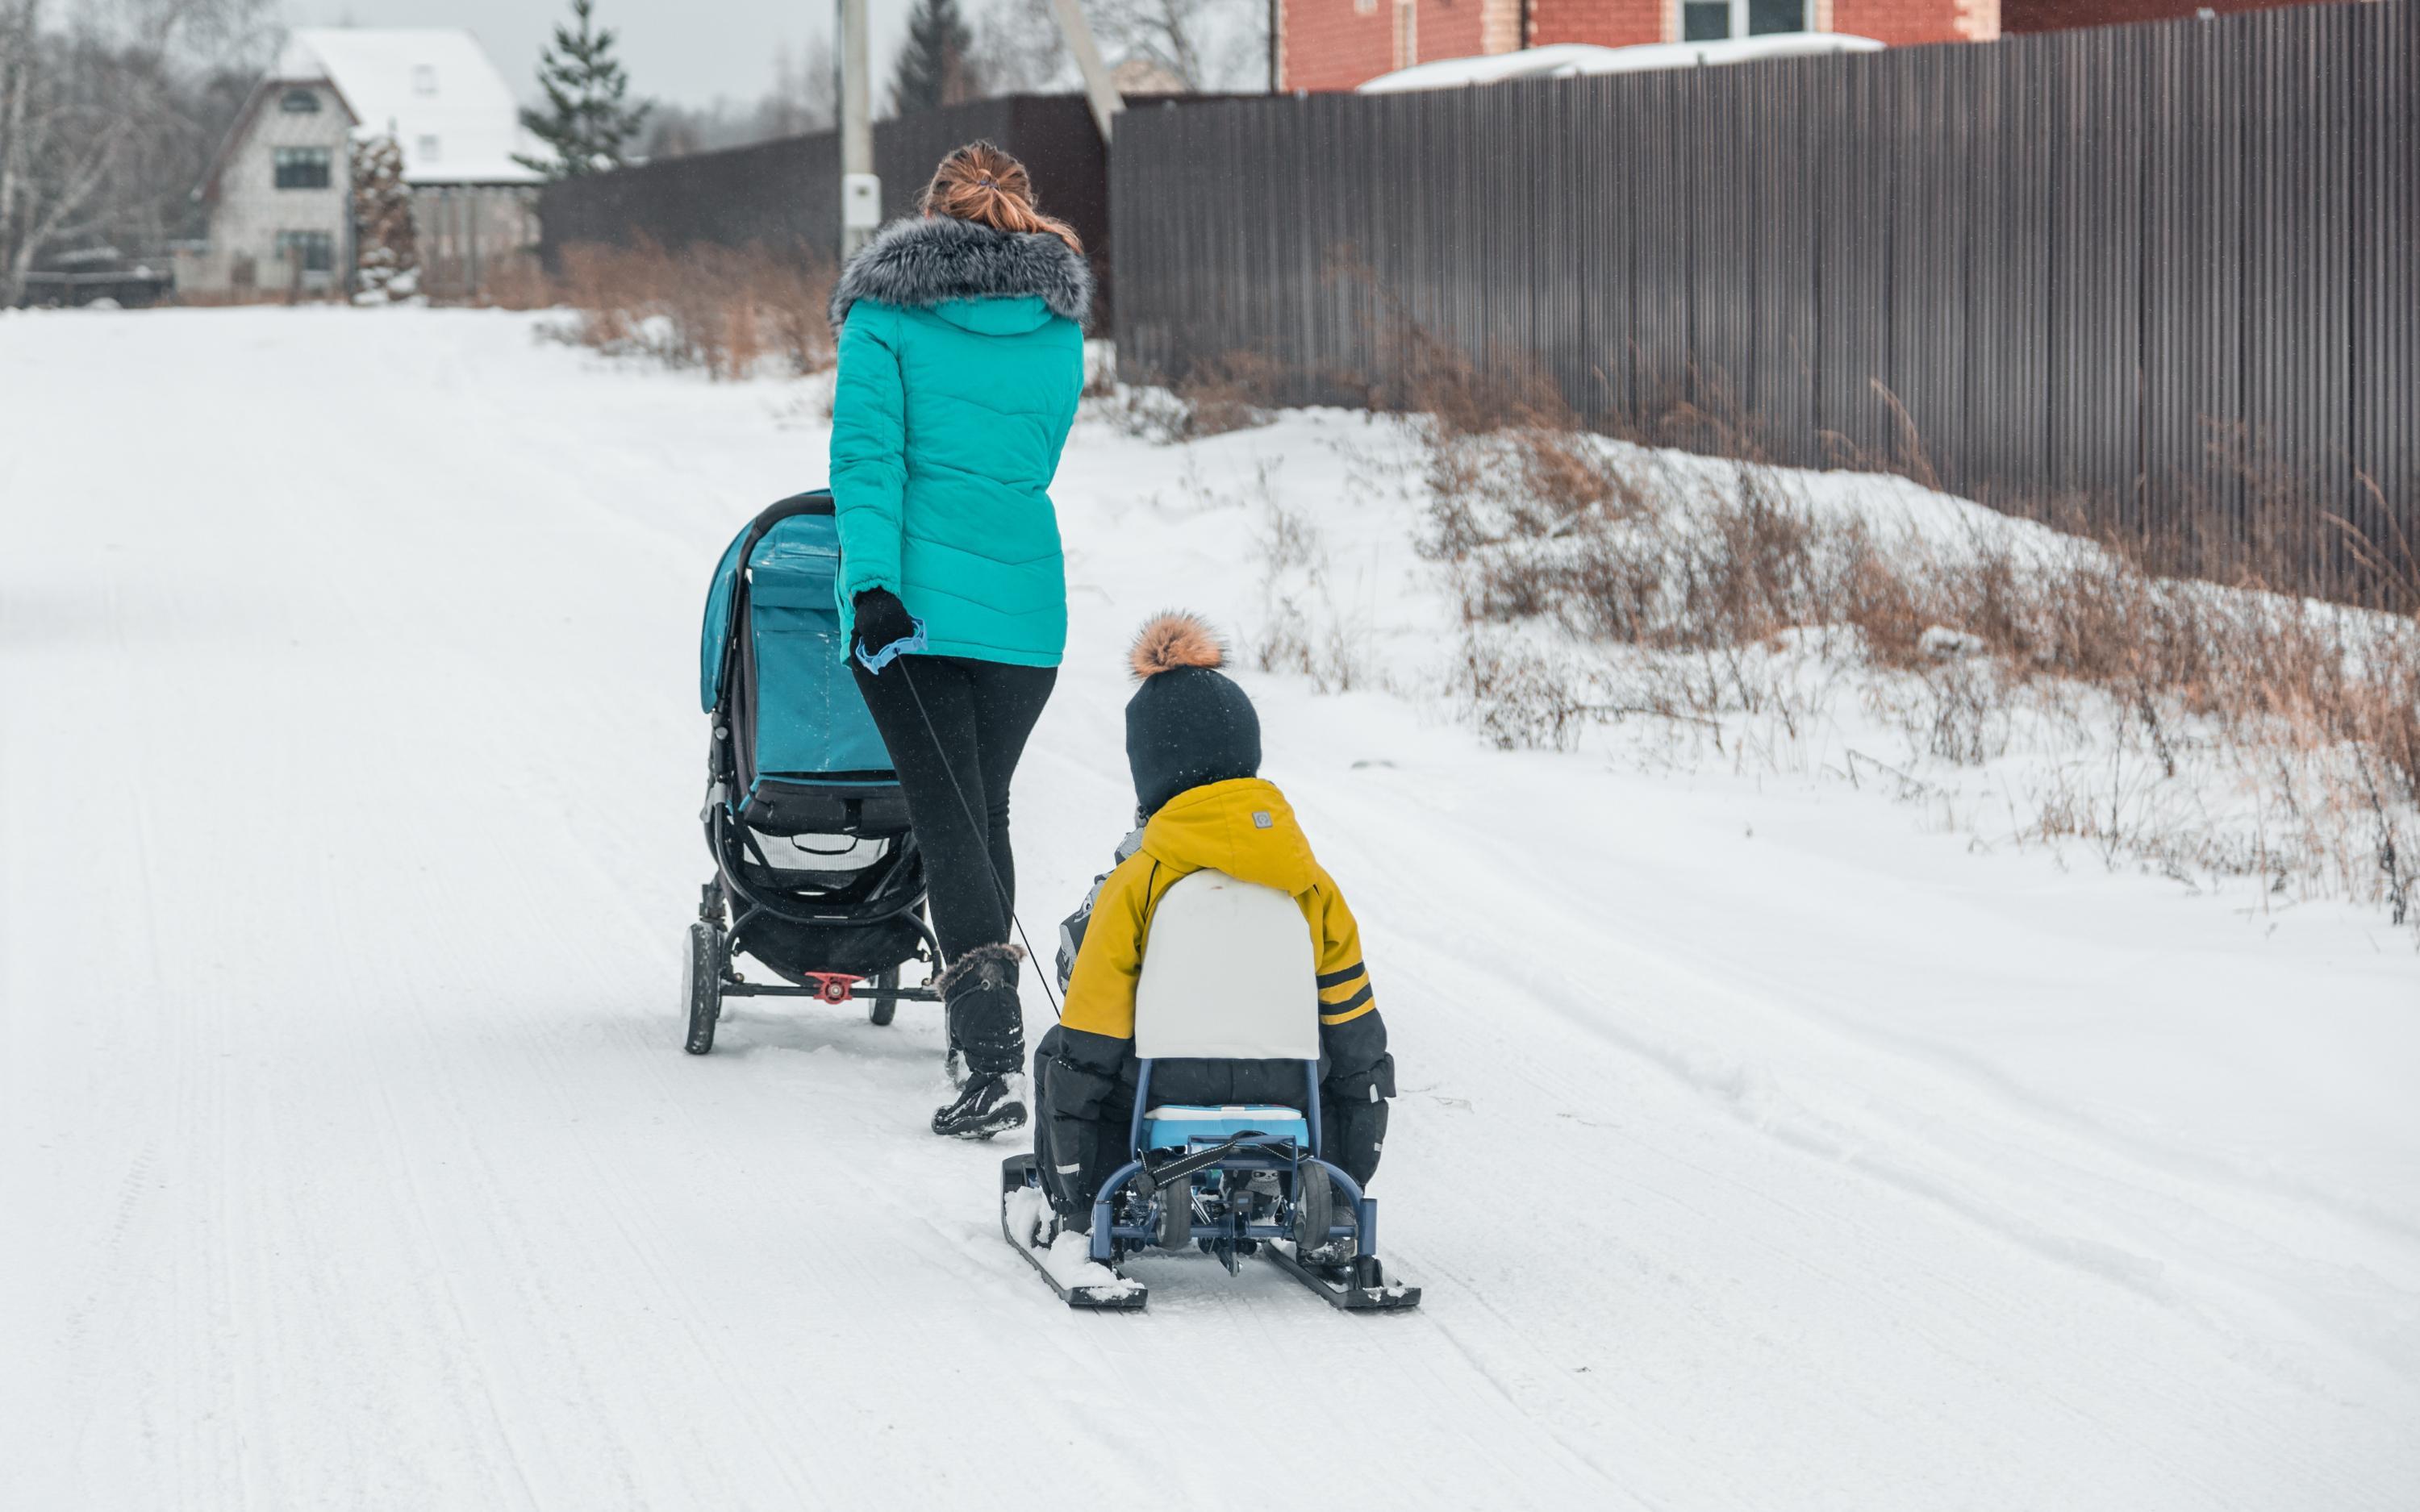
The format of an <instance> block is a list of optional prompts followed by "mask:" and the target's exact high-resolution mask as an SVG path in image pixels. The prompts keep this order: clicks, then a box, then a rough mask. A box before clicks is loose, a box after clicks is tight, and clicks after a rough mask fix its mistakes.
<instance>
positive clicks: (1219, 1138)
mask: <svg viewBox="0 0 2420 1512" xmlns="http://www.w3.org/2000/svg"><path fill="white" fill-rule="evenodd" d="M1317 980H1318V979H1317V970H1316V964H1315V960H1314V957H1313V953H1312V947H1311V935H1310V931H1309V928H1308V926H1307V925H1306V923H1305V921H1304V919H1303V916H1302V912H1301V910H1300V909H1299V908H1298V907H1297V906H1296V905H1295V901H1294V900H1293V899H1292V898H1289V897H1287V896H1286V895H1285V894H1284V893H1282V892H1280V891H1278V890H1277V889H1276V888H1274V887H1261V886H1258V885H1257V884H1253V883H1249V882H1240V881H1237V880H1236V879H1235V878H1233V877H1231V876H1229V875H1227V874H1226V873H1224V872H1216V871H1203V872H1194V873H1192V874H1190V875H1188V876H1187V877H1186V878H1185V879H1184V880H1183V881H1181V882H1179V883H1177V884H1176V885H1175V886H1174V887H1171V888H1170V889H1169V891H1168V894H1167V896H1166V897H1165V898H1163V899H1162V900H1161V901H1160V903H1159V906H1158V909H1157V911H1156V913H1155V914H1154V915H1153V917H1152V921H1151V930H1150V934H1149V938H1148V940H1147V942H1146V945H1145V949H1144V951H1143V958H1142V974H1141V978H1140V982H1139V983H1138V985H1137V988H1136V995H1135V1057H1136V1060H1137V1063H1138V1064H1137V1073H1136V1082H1135V1102H1134V1113H1133V1117H1132V1119H1131V1121H1130V1124H1129V1128H1128V1134H1127V1155H1128V1158H1127V1160H1126V1162H1125V1164H1124V1165H1120V1166H1119V1167H1118V1168H1117V1169H1116V1170H1115V1171H1113V1172H1111V1173H1110V1175H1109V1178H1108V1180H1105V1181H1103V1182H1102V1183H1101V1189H1100V1191H1099V1193H1098V1194H1097V1195H1096V1196H1094V1200H1093V1206H1092V1212H1091V1222H1090V1225H1089V1228H1088V1229H1087V1231H1085V1232H1084V1233H1080V1234H1079V1233H1078V1232H1076V1231H1074V1230H1073V1229H1069V1228H1067V1227H1064V1226H1063V1225H1062V1224H1061V1222H1060V1221H1059V1219H1058V1217H1057V1215H1056V1214H1055V1213H1054V1212H1053V1211H1051V1209H1050V1205H1049V1202H1048V1199H1047V1196H1046V1193H1045V1190H1044V1184H1043V1172H1042V1168H1041V1166H1040V1165H1039V1163H1038V1161H1037V1158H1036V1157H1035V1156H1033V1155H1016V1156H1012V1157H1010V1158H1009V1159H1008V1160H1007V1161H1005V1162H1003V1163H1002V1165H1001V1235H1002V1237H1003V1238H1005V1239H1006V1240H1007V1241H1008V1242H1009V1244H1010V1245H1011V1247H1013V1248H1015V1249H1016V1250H1017V1251H1018V1253H1020V1254H1022V1255H1023V1256H1024V1257H1025V1258H1026V1259H1027V1260H1028V1261H1029V1262H1030V1263H1032V1266H1033V1267H1034V1269H1035V1270H1037V1271H1039V1272H1041V1273H1042V1275H1043V1278H1044V1279H1045V1280H1047V1281H1048V1282H1049V1283H1050V1285H1051V1287H1052V1288H1053V1289H1054V1290H1056V1291H1057V1292H1058V1293H1059V1295H1060V1297H1061V1298H1062V1299H1063V1300H1064V1301H1065V1302H1066V1303H1067V1304H1069V1305H1070V1306H1075V1307H1095V1308H1097V1307H1117V1308H1138V1307H1140V1306H1142V1305H1143V1304H1144V1302H1145V1301H1146V1299H1147V1293H1146V1291H1145V1289H1144V1288H1143V1285H1142V1283H1140V1281H1137V1280H1135V1279H1134V1278H1133V1277H1131V1276H1128V1275H1126V1274H1125V1273H1124V1272H1123V1271H1121V1270H1120V1269H1119V1266H1120V1264H1121V1262H1123V1261H1124V1260H1125V1259H1127V1258H1128V1257H1132V1256H1135V1255H1138V1254H1141V1253H1144V1252H1147V1251H1154V1250H1157V1251H1168V1252H1171V1253H1175V1252H1182V1251H1184V1250H1186V1249H1187V1248H1188V1247H1189V1248H1193V1249H1198V1250H1200V1251H1202V1253H1204V1254H1207V1255H1210V1256H1213V1257H1217V1258H1218V1261H1219V1263H1221V1264H1222V1265H1224V1266H1225V1267H1226V1268H1227V1270H1228V1272H1229V1273H1234V1272H1236V1271H1238V1270H1239V1269H1240V1268H1241V1266H1242V1262H1243V1261H1244V1260H1246V1259H1248V1258H1251V1257H1256V1256H1257V1257H1265V1258H1266V1259H1268V1260H1269V1261H1270V1262H1271V1263H1273V1264H1275V1265H1276V1266H1277V1267H1278V1268H1279V1269H1280V1270H1282V1271H1283V1272H1285V1273H1287V1274H1288V1275H1290V1276H1293V1277H1294V1278H1295V1280H1296V1281H1299V1282H1301V1283H1302V1284H1303V1285H1304V1286H1307V1287H1309V1288H1311V1290H1313V1291H1316V1292H1318V1293H1319V1294H1320V1295H1321V1296H1322V1297H1323V1298H1325V1299H1326V1301H1327V1303H1328V1304H1329V1305H1331V1306H1334V1307H1339V1308H1342V1309H1345V1310H1347V1311H1354V1312H1360V1311H1371V1310H1385V1309H1397V1308H1406V1307H1416V1306H1418V1305H1419V1300H1420V1288H1418V1287H1412V1286H1405V1285H1404V1284H1403V1283H1401V1282H1399V1281H1393V1280H1390V1279H1389V1278H1388V1275H1387V1273H1386V1270H1385V1267H1384V1266H1383V1265H1382V1264H1381V1262H1380V1261H1379V1258H1378V1250H1377V1239H1378V1205H1377V1203H1376V1201H1375V1200H1374V1199H1373V1198H1372V1197H1370V1196H1368V1195H1367V1194H1365V1193H1364V1192H1363V1191H1362V1190H1361V1188H1360V1187H1359V1186H1358V1185H1357V1184H1356V1183H1355V1181H1354V1180H1353V1179H1352V1178H1351V1177H1350V1176H1348V1175H1346V1174H1345V1172H1344V1171H1343V1170H1342V1168H1341V1167H1340V1166H1337V1165H1334V1164H1332V1163H1330V1162H1328V1161H1326V1160H1324V1159H1322V1158H1321V1154H1320V1150H1321V1143H1320V1115H1319V995H1318V985H1317ZM1171 1058H1183V1059H1197V1058H1198V1059H1214V1060H1280V1061H1283V1060H1291V1061H1295V1062H1297V1063H1299V1064H1300V1065H1301V1066H1302V1068H1303V1074H1302V1099H1301V1103H1302V1105H1301V1106H1300V1107H1293V1106H1287V1105H1284V1104H1264V1105H1252V1106H1242V1107H1210V1106H1201V1105H1194V1104H1184V1103H1158V1104H1154V1103H1153V1102H1152V1100H1151V1082H1152V1065H1153V1062H1154V1061H1155V1060H1161V1059H1171ZM1046 1155H1047V1150H1046Z"/></svg>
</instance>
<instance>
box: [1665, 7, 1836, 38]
mask: <svg viewBox="0 0 2420 1512" xmlns="http://www.w3.org/2000/svg"><path fill="white" fill-rule="evenodd" d="M1699 3H1701V4H1702V3H1707V0H1699ZM1689 4H1690V0H1673V3H1672V39H1673V40H1675V41H1683V40H1685V39H1687V38H1688V35H1689ZM1730 11H1731V14H1730V32H1728V33H1727V34H1726V39H1728V40H1730V41H1737V40H1739V39H1741V38H1743V37H1745V36H1747V35H1748V30H1747V12H1748V0H1730ZM1798 30H1799V31H1801V32H1811V31H1813V30H1815V0H1798ZM1758 35H1760V36H1764V37H1787V36H1795V35H1797V34H1796V33H1794V32H1761V33H1759V34H1758Z"/></svg>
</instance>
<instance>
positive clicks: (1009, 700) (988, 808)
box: [849, 656, 1059, 1059]
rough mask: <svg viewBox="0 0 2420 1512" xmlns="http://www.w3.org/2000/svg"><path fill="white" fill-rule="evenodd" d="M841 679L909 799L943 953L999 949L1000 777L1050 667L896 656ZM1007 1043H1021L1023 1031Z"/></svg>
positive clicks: (1006, 913)
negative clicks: (851, 680) (860, 697)
mask: <svg viewBox="0 0 2420 1512" xmlns="http://www.w3.org/2000/svg"><path fill="white" fill-rule="evenodd" d="M849 670H850V671H852V672H854V673H855V674H856V676H857V686H858V687H859V688H860V689H861V691H862V692H863V693H864V695H865V706H866V708H867V709H868V710H870V711H871V712H872V713H873V715H874V726H875V728H876V730H879V731H880V732H881V733H882V743H883V745H884V746H885V747H887V748H889V749H890V751H891V764H892V769H893V770H894V771H896V772H897V773H898V774H899V787H900V791H901V792H902V793H903V794H905V795H907V818H908V822H909V823H910V824H912V825H915V827H916V844H917V847H918V849H920V850H922V851H923V854H924V877H925V885H926V887H927V888H928V889H929V891H930V895H931V898H932V907H933V933H936V934H938V935H939V936H940V940H941V953H942V954H943V955H945V956H947V957H948V958H949V959H951V960H953V961H954V960H956V959H957V958H958V957H959V956H961V955H963V954H965V953H966V952H967V951H969V950H970V949H974V948H975V947H977V946H979V945H1005V944H1007V943H1008V939H1009V933H1010V918H1011V916H1012V915H1013V914H1014V913H1015V911H1016V859H1015V858H1014V856H1011V854H1010V851H1009V841H1008V785H1009V779H1010V778H1011V777H1013V776H1014V775H1015V774H1016V763H1017V758H1019V757H1020V756H1022V755H1024V753H1025V742H1026V739H1027V737H1028V736H1030V735H1032V733H1033V726H1034V723H1035V721H1037V720H1039V719H1040V718H1041V717H1042V706H1043V705H1044V704H1046V703H1047V702H1049V701H1050V689H1051V687H1052V686H1053V685H1054V684H1056V683H1057V682H1058V680H1059V670H1058V669H1057V668H1055V667H1013V666H1010V665H1008V664H1007V663H1005V662H997V661H977V660H974V659H972V658H970V657H966V656H901V657H899V658H898V659H897V660H895V661H893V662H892V663H891V665H890V666H888V667H885V668H884V669H882V671H880V672H879V673H875V672H869V671H866V670H865V668H864V666H863V664H861V663H860V662H858V661H856V660H855V659H854V658H852V659H851V660H850V662H849ZM1015 1034H1016V1037H1017V1038H1018V1039H1019V1041H1020V1042H1021V1035H1022V1029H1021V1027H1020V1028H1019V1029H1018V1030H1016V1031H1015ZM1019 1058H1020V1059H1022V1056H1021V1055H1020V1057H1019Z"/></svg>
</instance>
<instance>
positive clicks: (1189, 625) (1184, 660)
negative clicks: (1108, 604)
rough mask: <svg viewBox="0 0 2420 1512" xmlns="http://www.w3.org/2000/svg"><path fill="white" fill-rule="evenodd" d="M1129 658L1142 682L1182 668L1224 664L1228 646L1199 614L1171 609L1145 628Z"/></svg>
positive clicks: (1136, 640) (1138, 678)
mask: <svg viewBox="0 0 2420 1512" xmlns="http://www.w3.org/2000/svg"><path fill="white" fill-rule="evenodd" d="M1126 660H1127V662H1128V663H1129V664H1130V665H1131V666H1132V667H1133V668H1134V674H1135V680H1136V681H1137V682H1140V681H1142V680H1143V679H1144V678H1147V677H1154V676H1156V675H1158V674H1159V673H1161V672H1166V671H1175V670H1176V669H1177V668H1179V667H1211V668H1216V667H1223V666H1225V665H1226V664H1227V648H1226V647H1225V646H1223V645H1221V644H1219V642H1218V632H1217V631H1216V630H1213V629H1211V628H1210V626H1209V625H1205V624H1203V623H1202V621H1201V620H1200V619H1199V618H1197V617H1196V616H1194V615H1191V614H1186V613H1182V612H1171V613H1167V614H1162V615H1159V616H1158V617H1156V618H1155V619H1154V620H1153V621H1152V622H1151V623H1150V624H1149V625H1144V626H1143V627H1142V633H1141V634H1140V635H1138V636H1136V637H1135V641H1134V648H1133V649H1132V650H1131V651H1129V652H1127V653H1126Z"/></svg>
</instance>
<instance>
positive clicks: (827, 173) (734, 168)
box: [538, 95, 1109, 311]
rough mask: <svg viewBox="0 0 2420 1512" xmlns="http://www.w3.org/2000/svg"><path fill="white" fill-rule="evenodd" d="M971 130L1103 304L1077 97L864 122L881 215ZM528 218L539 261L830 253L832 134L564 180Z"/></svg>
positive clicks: (1102, 179)
mask: <svg viewBox="0 0 2420 1512" xmlns="http://www.w3.org/2000/svg"><path fill="white" fill-rule="evenodd" d="M977 138H986V139H988V140H990V141H993V142H997V143H999V144H1000V145H1001V147H1006V148H1007V149H1008V150H1009V151H1010V152H1012V153H1014V154H1016V156H1017V157H1018V158H1020V159H1022V160H1024V162H1025V163H1026V166H1027V168H1028V170H1029V171H1030V172H1031V173H1032V177H1033V187H1034V194H1035V197H1036V198H1038V199H1039V200H1040V201H1041V203H1042V207H1043V208H1045V209H1047V210H1048V211H1049V212H1050V213H1051V214H1053V215H1056V216H1058V217H1060V218H1061V219H1063V220H1064V221H1066V222H1067V223H1068V224H1070V225H1072V226H1074V227H1075V228H1076V232H1077V234H1078V236H1080V237H1082V238H1083V239H1084V245H1085V248H1086V250H1087V251H1089V252H1090V253H1092V255H1093V257H1094V269H1095V270H1096V271H1097V272H1099V273H1100V274H1101V275H1102V280H1103V288H1102V294H1103V301H1104V302H1103V309H1104V310H1105V311H1106V309H1107V308H1108V305H1107V299H1108V294H1109V290H1108V286H1107V274H1108V253H1109V167H1108V163H1107V162H1106V159H1105V155H1104V153H1103V151H1102V148H1101V137H1100V133H1099V131H1096V130H1095V129H1094V125H1093V117H1092V115H1091V113H1090V111H1089V110H1088V109H1087V107H1086V106H1085V104H1084V101H1083V100H1082V99H1081V98H1080V97H1078V96H1074V95H1003V96H1001V97H998V98H996V99H991V100H971V101H969V102H968V103H966V104H963V105H949V106H945V107H943V108H942V109H939V110H931V111H921V112H918V113H917V114H915V115H912V116H897V117H894V118H892V119H890V120H884V121H876V123H875V126H874V170H875V172H876V174H877V175H879V176H880V177H881V179H882V213H883V215H884V217H885V218H886V219H888V218H890V217H893V216H900V215H905V214H907V213H908V212H909V211H910V210H911V209H913V208H915V204H916V199H917V196H918V195H920V194H922V193H923V190H924V184H925V182H926V180H928V179H930V178H931V177H933V168H934V165H935V164H936V163H938V162H940V161H941V158H942V156H943V154H945V153H947V152H948V151H949V150H950V149H951V148H952V147H957V146H959V145H960V144H962V143H966V142H971V141H974V140H976V139H977ZM538 221H539V225H540V228H541V232H542V238H541V240H540V243H539V253H540V255H541V256H542V257H543V258H544V260H545V262H546V265H547V266H548V267H549V268H550V269H553V268H557V267H559V266H560V259H561V257H562V252H563V249H564V248H565V247H566V246H570V245H573V244H576V243H581V242H597V243H603V244H606V245H610V246H628V245H629V244H630V243H631V242H632V241H633V240H634V239H637V238H639V237H642V236H644V237H646V238H648V239H651V240H653V241H655V242H656V243H658V244H659V245H660V246H664V247H668V248H672V249H674V250H675V251H677V250H678V249H680V248H682V247H687V246H690V245H692V244H695V243H700V242H704V243H708V244H711V245H716V246H724V247H746V246H750V245H755V246H762V247H764V248H766V249H768V250H769V251H773V252H776V253H790V252H796V253H798V254H799V255H806V256H814V257H820V258H825V259H830V258H832V257H835V256H836V255H838V252H839V243H840V136H839V133H837V132H834V131H819V132H815V133H814V134H812V135H808V136H796V137H788V138H784V139H783V140H782V141H778V142H766V143H761V144H759V145H757V146H755V147H734V148H731V149H729V150H728V151H722V152H700V153H695V154H692V155H690V156H688V157H681V158H665V159H662V160H660V161H658V162H648V163H642V164H640V165H639V166H637V167H633V168H625V169H621V170H618V171H616V172H613V173H608V174H597V175H594V176H591V177H582V178H567V179H565V180H564V181H562V182H561V183H556V184H550V185H548V186H547V188H546V190H545V192H544V193H543V194H541V195H540V197H539V200H538Z"/></svg>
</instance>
